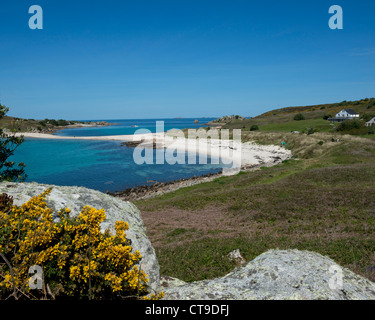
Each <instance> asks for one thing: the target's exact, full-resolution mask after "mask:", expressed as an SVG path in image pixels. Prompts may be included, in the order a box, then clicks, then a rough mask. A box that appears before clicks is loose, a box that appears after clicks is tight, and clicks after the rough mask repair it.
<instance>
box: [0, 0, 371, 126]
mask: <svg viewBox="0 0 375 320" xmlns="http://www.w3.org/2000/svg"><path fill="white" fill-rule="evenodd" d="M34 4H37V5H40V6H41V7H42V8H43V11H44V29H43V30H30V29H29V28H28V20H29V17H30V16H31V15H30V14H29V13H28V9H29V7H30V6H31V5H34ZM334 4H337V5H341V6H342V8H343V11H344V29H343V30H330V29H329V27H328V20H329V17H330V15H329V14H328V9H329V7H330V6H331V5H334ZM374 15H375V1H372V0H371V1H369V0H368V1H363V0H357V1H338V0H337V1H336V0H332V1H327V0H325V1H319V0H308V1H307V0H304V1H288V0H285V1H260V0H259V1H249V0H247V1H238V0H228V1H220V0H199V1H198V0H189V1H185V0H173V1H171V0H169V1H166V0H148V1H146V0H136V1H135V0H133V1H127V0H121V1H120V0H118V1H114V0H106V1H96V0H91V1H77V0H75V1H71V0H64V1H62V0H59V1H57V0H33V1H23V0H17V1H10V0H8V1H2V2H1V4H0V21H1V24H0V100H1V103H2V104H5V105H7V106H8V107H10V108H11V111H10V113H9V114H10V115H13V116H19V117H24V118H35V119H41V118H43V119H44V118H64V119H120V118H153V117H201V116H222V115H227V114H240V115H243V116H255V115H258V114H260V113H262V112H265V111H268V110H271V109H274V108H279V107H288V106H297V105H311V104H320V103H329V102H339V101H342V100H355V99H360V98H365V97H373V96H375V90H374V89H375V19H374Z"/></svg>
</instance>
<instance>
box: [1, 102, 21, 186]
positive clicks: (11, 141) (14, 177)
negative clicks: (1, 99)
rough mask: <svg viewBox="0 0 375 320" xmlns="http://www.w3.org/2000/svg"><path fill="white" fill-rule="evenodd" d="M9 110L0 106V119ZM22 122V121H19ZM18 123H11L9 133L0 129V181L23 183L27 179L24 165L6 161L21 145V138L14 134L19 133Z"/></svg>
mask: <svg viewBox="0 0 375 320" xmlns="http://www.w3.org/2000/svg"><path fill="white" fill-rule="evenodd" d="M8 111H9V108H6V107H5V106H3V105H1V104H0V119H1V118H3V117H4V116H5V115H6V114H7V112H8ZM20 121H22V120H20ZM20 121H18V120H16V121H15V122H12V129H11V133H8V132H4V130H3V129H0V141H1V144H0V181H14V182H18V181H24V180H25V179H26V177H27V175H26V173H25V167H26V166H25V164H24V163H23V162H20V163H18V164H16V163H15V162H14V161H8V159H9V157H11V156H12V155H14V152H15V151H16V149H17V148H18V147H19V146H20V145H21V144H22V143H23V141H24V138H23V136H20V137H17V136H16V132H17V131H20Z"/></svg>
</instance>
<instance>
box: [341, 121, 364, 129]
mask: <svg viewBox="0 0 375 320" xmlns="http://www.w3.org/2000/svg"><path fill="white" fill-rule="evenodd" d="M362 126H363V123H362V122H361V121H360V120H357V119H354V120H345V121H343V122H341V123H340V124H339V125H338V126H337V127H336V131H351V130H353V129H360V128H361V127H362Z"/></svg>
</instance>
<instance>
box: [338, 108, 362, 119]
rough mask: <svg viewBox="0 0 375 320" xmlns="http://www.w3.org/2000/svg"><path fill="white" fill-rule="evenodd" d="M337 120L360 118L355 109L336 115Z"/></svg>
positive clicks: (345, 110)
mask: <svg viewBox="0 0 375 320" xmlns="http://www.w3.org/2000/svg"><path fill="white" fill-rule="evenodd" d="M336 118H346V119H355V118H359V114H358V113H357V112H355V111H354V110H353V109H342V110H341V111H340V112H339V113H338V114H336Z"/></svg>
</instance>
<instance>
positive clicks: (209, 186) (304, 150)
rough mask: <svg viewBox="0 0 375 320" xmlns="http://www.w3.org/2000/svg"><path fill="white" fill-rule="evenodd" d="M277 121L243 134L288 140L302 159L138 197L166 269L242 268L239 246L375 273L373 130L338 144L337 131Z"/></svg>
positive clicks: (175, 272)
mask: <svg viewBox="0 0 375 320" xmlns="http://www.w3.org/2000/svg"><path fill="white" fill-rule="evenodd" d="M319 110H320V109H319ZM301 122H302V121H301ZM319 123H321V121H320V120H317V121H316V125H318V124H319ZM268 125H269V126H270V127H268V128H269V130H271V127H272V125H278V126H279V128H280V130H279V132H268V130H266V129H267V127H266V126H265V128H263V130H264V131H263V132H259V131H257V132H250V131H245V132H243V139H244V140H246V141H255V142H258V143H261V144H279V143H280V141H282V140H284V141H286V143H287V148H289V149H291V150H292V152H293V154H294V157H295V158H294V159H291V160H288V161H285V162H284V163H282V164H280V165H278V166H275V167H271V168H262V169H261V170H258V171H254V172H246V173H245V172H242V173H240V174H238V175H236V176H232V177H222V178H218V179H216V180H215V181H213V182H209V183H205V184H200V185H196V186H192V187H188V188H183V189H180V190H177V191H175V192H173V193H169V194H165V195H163V196H160V197H156V198H153V199H148V200H141V201H137V202H136V205H137V206H138V207H139V208H140V210H141V212H142V218H143V220H144V222H145V225H146V227H147V232H148V236H149V238H150V240H151V242H152V244H153V246H154V248H155V250H156V252H157V256H158V259H159V263H160V268H161V274H163V275H169V276H172V277H177V278H180V279H182V280H185V281H196V280H202V279H208V278H214V277H218V276H223V275H225V274H226V273H228V272H230V271H231V270H233V268H234V267H235V266H234V264H233V263H232V262H230V261H229V260H228V259H227V258H226V255H227V254H228V253H229V252H230V251H232V250H235V249H240V251H241V253H242V255H243V256H244V257H245V258H246V259H247V261H250V260H252V259H254V258H255V257H256V256H258V255H259V254H261V253H263V252H265V251H267V250H268V249H274V248H280V249H292V248H296V249H300V250H312V251H315V252H319V253H321V254H323V255H327V256H329V257H331V258H332V259H334V260H335V261H336V262H337V263H339V264H340V265H342V266H345V267H347V268H349V269H351V270H353V271H354V272H356V273H358V274H361V275H363V276H364V277H367V278H369V279H370V280H372V281H375V272H374V269H375V268H374V266H375V197H374V186H375V183H374V181H375V140H374V138H371V137H370V136H368V137H366V138H364V137H354V136H350V135H340V142H331V139H332V137H333V134H331V133H328V132H319V133H314V134H312V135H306V134H292V133H288V132H287V131H290V130H289V129H290V127H289V124H288V123H284V124H268ZM281 128H282V129H281ZM273 129H274V128H273ZM295 130H298V129H295ZM335 137H336V136H335Z"/></svg>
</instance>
